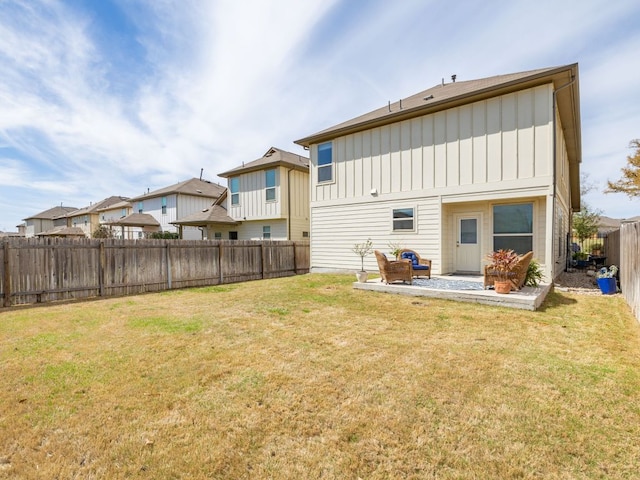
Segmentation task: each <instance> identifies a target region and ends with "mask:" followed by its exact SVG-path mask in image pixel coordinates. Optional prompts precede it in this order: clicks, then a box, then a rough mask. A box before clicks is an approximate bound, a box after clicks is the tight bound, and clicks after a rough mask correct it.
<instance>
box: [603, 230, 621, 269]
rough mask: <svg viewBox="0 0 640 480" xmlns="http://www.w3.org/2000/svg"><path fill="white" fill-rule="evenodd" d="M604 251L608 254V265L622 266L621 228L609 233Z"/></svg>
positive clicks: (605, 240)
mask: <svg viewBox="0 0 640 480" xmlns="http://www.w3.org/2000/svg"><path fill="white" fill-rule="evenodd" d="M604 253H605V255H606V256H607V262H606V263H607V265H618V266H620V230H614V231H613V232H609V233H607V236H606V238H605V239H604Z"/></svg>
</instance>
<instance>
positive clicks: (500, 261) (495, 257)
mask: <svg viewBox="0 0 640 480" xmlns="http://www.w3.org/2000/svg"><path fill="white" fill-rule="evenodd" d="M487 260H489V261H490V262H491V264H490V265H489V268H490V269H491V270H492V271H494V272H495V274H496V276H497V277H498V278H499V279H500V280H501V281H506V280H509V274H510V273H511V272H512V271H513V269H514V268H515V266H516V265H517V264H518V254H517V253H516V252H515V251H514V250H505V249H502V248H501V249H500V250H495V251H493V252H491V253H490V254H488V255H487Z"/></svg>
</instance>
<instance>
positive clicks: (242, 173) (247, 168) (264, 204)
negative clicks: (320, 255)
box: [176, 147, 309, 240]
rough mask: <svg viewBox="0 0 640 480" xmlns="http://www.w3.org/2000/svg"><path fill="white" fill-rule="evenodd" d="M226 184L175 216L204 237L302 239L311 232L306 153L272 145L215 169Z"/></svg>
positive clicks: (180, 222) (181, 222)
mask: <svg viewBox="0 0 640 480" xmlns="http://www.w3.org/2000/svg"><path fill="white" fill-rule="evenodd" d="M219 176H220V177H223V178H227V179H228V182H229V184H228V188H227V191H226V192H225V194H223V195H222V196H221V197H220V198H219V199H218V200H217V201H216V202H215V203H213V204H212V205H211V206H210V207H209V208H207V209H203V210H202V211H201V212H196V213H194V214H193V215H191V216H189V217H187V218H182V219H180V221H178V222H176V223H178V224H180V225H183V226H186V225H189V226H192V227H198V228H200V229H201V230H202V232H203V237H204V238H208V239H231V240H263V239H264V240H302V239H306V238H308V237H309V159H308V158H306V157H303V156H300V155H298V154H295V153H291V152H286V151H284V150H280V149H278V148H274V147H272V148H270V149H269V150H267V152H266V153H265V154H264V155H263V156H262V157H260V158H258V159H257V160H254V161H251V162H248V163H243V164H242V165H241V166H238V167H236V168H233V169H231V170H228V171H226V172H224V173H221V174H219Z"/></svg>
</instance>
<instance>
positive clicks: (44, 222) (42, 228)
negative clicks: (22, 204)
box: [23, 206, 77, 238]
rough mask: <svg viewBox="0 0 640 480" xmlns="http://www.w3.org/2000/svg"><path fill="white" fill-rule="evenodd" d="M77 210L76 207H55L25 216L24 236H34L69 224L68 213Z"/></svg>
mask: <svg viewBox="0 0 640 480" xmlns="http://www.w3.org/2000/svg"><path fill="white" fill-rule="evenodd" d="M75 210H77V208H76V207H63V206H58V207H53V208H50V209H49V210H45V211H43V212H40V213H37V214H35V215H33V216H32V217H27V218H23V221H24V222H25V224H24V236H25V237H27V238H33V237H35V236H36V235H38V234H40V233H42V232H46V231H48V230H53V229H54V228H55V227H66V226H67V215H68V214H69V213H71V212H73V211H75Z"/></svg>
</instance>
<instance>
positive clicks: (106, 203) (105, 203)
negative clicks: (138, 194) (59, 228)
mask: <svg viewBox="0 0 640 480" xmlns="http://www.w3.org/2000/svg"><path fill="white" fill-rule="evenodd" d="M126 201H127V197H119V196H111V197H109V198H105V199H104V200H101V201H99V202H97V203H92V204H91V205H89V206H88V207H84V208H80V209H78V210H75V211H73V212H71V213H69V214H67V217H77V216H79V215H88V214H91V213H98V211H99V210H101V209H105V208H113V205H115V204H117V203H122V202H126Z"/></svg>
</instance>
